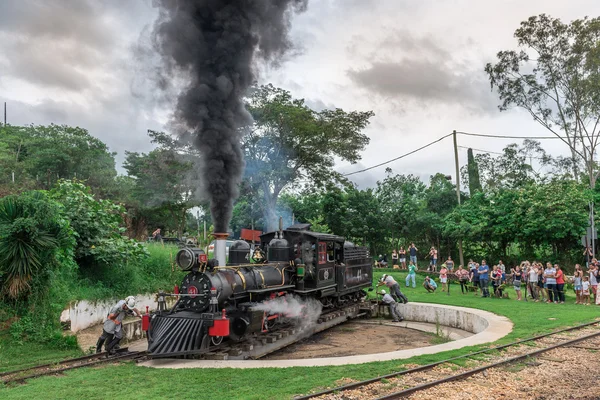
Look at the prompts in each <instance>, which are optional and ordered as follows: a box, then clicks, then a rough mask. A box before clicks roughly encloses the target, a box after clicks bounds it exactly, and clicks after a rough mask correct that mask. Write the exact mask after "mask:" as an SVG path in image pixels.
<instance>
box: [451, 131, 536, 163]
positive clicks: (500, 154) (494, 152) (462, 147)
mask: <svg viewBox="0 0 600 400" xmlns="http://www.w3.org/2000/svg"><path fill="white" fill-rule="evenodd" d="M456 133H458V132H456ZM458 147H459V148H461V149H467V150H468V149H471V150H473V151H478V152H480V153H489V154H496V155H499V156H503V155H504V153H499V152H497V151H489V150H482V149H475V148H473V147H467V146H458ZM523 157H526V158H533V159H535V160H544V158H543V157H533V156H531V157H530V156H523Z"/></svg>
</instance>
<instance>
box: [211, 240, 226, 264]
mask: <svg viewBox="0 0 600 400" xmlns="http://www.w3.org/2000/svg"><path fill="white" fill-rule="evenodd" d="M213 236H214V237H215V254H214V257H215V258H216V259H217V261H218V262H219V267H224V266H225V265H227V253H226V250H227V237H228V236H229V234H228V233H213Z"/></svg>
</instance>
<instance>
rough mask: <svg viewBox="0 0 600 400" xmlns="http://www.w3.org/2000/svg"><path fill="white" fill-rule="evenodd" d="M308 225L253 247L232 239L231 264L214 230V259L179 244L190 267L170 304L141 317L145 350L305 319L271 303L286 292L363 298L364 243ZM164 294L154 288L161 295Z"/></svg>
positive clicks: (184, 348) (331, 304) (331, 300)
mask: <svg viewBox="0 0 600 400" xmlns="http://www.w3.org/2000/svg"><path fill="white" fill-rule="evenodd" d="M309 229H310V225H309V224H296V225H293V226H291V227H289V228H287V229H285V230H283V229H280V230H279V231H275V232H269V233H266V234H263V235H261V237H260V245H259V246H257V247H256V248H255V249H251V247H250V245H249V244H248V243H247V242H245V241H241V240H240V241H236V242H234V243H233V244H232V246H231V247H230V250H229V263H225V259H226V257H225V239H226V237H227V235H226V234H225V235H220V234H216V235H215V237H216V241H215V243H216V244H215V256H216V259H212V260H208V259H207V256H206V254H205V253H204V251H203V250H201V249H198V248H183V249H181V250H180V251H179V252H178V253H177V257H176V262H177V264H178V266H179V267H180V268H181V269H182V270H184V271H187V272H188V273H187V275H186V276H185V277H184V278H183V281H182V282H181V285H180V288H179V294H177V296H178V300H177V302H176V304H175V305H174V306H173V308H171V309H170V310H165V309H164V307H160V301H159V310H158V311H157V312H156V313H153V314H152V315H150V316H149V317H147V318H148V319H147V321H146V324H145V325H146V326H145V329H146V330H147V337H148V352H149V354H150V355H151V356H153V357H173V356H188V355H193V354H201V353H204V352H207V351H208V350H209V349H211V348H213V347H214V346H218V345H220V344H221V343H222V342H223V341H224V340H234V341H240V340H242V339H244V338H247V337H248V336H250V335H253V334H257V333H261V332H268V331H271V330H273V329H275V327H276V325H277V324H281V323H294V322H295V321H297V320H301V319H304V318H305V317H306V315H305V313H307V312H311V311H310V310H308V309H302V310H295V311H294V312H291V311H290V310H286V311H282V310H281V307H273V308H272V307H270V304H274V303H275V302H277V303H278V304H280V305H281V304H283V305H285V303H286V302H287V301H288V300H289V299H290V296H294V298H295V299H300V301H302V300H308V299H315V300H318V301H319V302H320V303H321V304H322V306H323V308H336V307H341V306H343V305H345V304H349V303H354V302H359V301H361V300H362V299H363V298H364V297H365V296H366V292H365V291H364V289H365V288H368V287H370V286H371V284H372V265H371V262H370V259H369V255H368V251H367V249H366V248H364V247H358V246H355V245H354V244H352V243H349V242H346V241H345V240H344V238H343V237H341V236H336V235H331V234H325V233H318V232H312V231H310V230H309ZM251 260H252V261H251ZM164 296H167V294H165V293H159V295H158V297H159V300H160V299H161V297H162V298H164ZM163 304H164V303H163ZM276 308H277V311H275V309H276ZM283 308H284V309H285V307H283ZM315 319H316V318H315Z"/></svg>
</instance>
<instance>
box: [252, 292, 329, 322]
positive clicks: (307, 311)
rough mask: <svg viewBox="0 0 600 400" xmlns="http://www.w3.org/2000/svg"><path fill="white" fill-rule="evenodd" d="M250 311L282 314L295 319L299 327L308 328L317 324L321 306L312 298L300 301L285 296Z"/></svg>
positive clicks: (291, 296) (295, 297)
mask: <svg viewBox="0 0 600 400" xmlns="http://www.w3.org/2000/svg"><path fill="white" fill-rule="evenodd" d="M252 310H255V311H267V312H270V313H272V314H283V315H285V316H289V317H291V318H294V317H296V318H298V321H299V325H300V326H302V327H303V328H310V327H312V326H315V325H316V324H317V320H318V319H319V317H320V316H321V311H322V310H323V304H321V302H320V301H318V300H315V299H312V298H308V299H302V298H300V297H298V296H294V295H287V296H285V297H277V298H276V299H273V300H270V301H267V302H264V303H261V304H259V305H256V306H254V307H252Z"/></svg>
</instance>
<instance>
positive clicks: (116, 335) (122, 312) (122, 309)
mask: <svg viewBox="0 0 600 400" xmlns="http://www.w3.org/2000/svg"><path fill="white" fill-rule="evenodd" d="M126 316H133V317H139V318H141V317H142V315H141V314H140V312H139V311H138V310H137V309H136V308H135V297H133V296H129V297H127V298H126V299H125V300H120V301H119V302H118V303H117V304H116V305H115V306H114V307H113V308H111V309H110V312H109V313H108V316H107V317H106V321H104V326H103V329H102V335H101V336H100V338H98V342H97V343H96V353H100V352H101V351H102V345H103V344H104V343H105V342H106V347H105V348H106V351H107V352H108V353H109V354H114V352H115V351H116V349H117V347H118V344H119V342H120V341H121V339H122V338H123V324H122V322H123V319H124V318H125V317H126Z"/></svg>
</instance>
